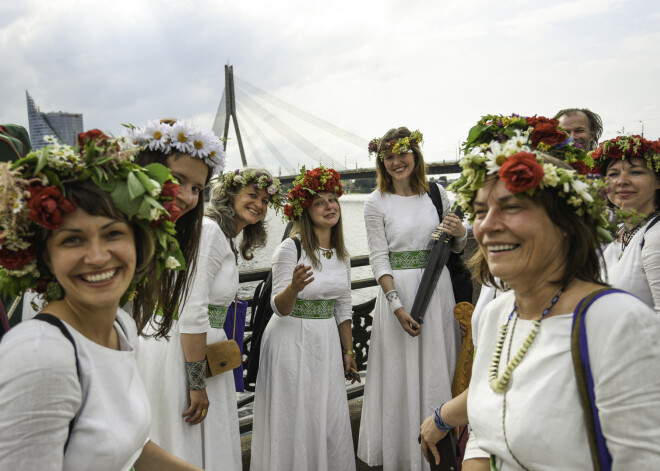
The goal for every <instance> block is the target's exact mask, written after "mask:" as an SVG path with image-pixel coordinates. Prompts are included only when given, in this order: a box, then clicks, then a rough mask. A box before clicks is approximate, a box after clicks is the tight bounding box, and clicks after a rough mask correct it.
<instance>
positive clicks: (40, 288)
mask: <svg viewBox="0 0 660 471" xmlns="http://www.w3.org/2000/svg"><path fill="white" fill-rule="evenodd" d="M47 287H48V281H47V280H39V283H37V286H36V288H34V290H35V291H36V292H37V293H39V294H43V293H45V292H46V288H47Z"/></svg>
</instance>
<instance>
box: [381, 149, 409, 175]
mask: <svg viewBox="0 0 660 471" xmlns="http://www.w3.org/2000/svg"><path fill="white" fill-rule="evenodd" d="M383 164H385V170H386V171H387V173H388V175H389V176H390V177H392V180H393V181H395V182H397V181H398V182H407V181H408V180H410V176H411V175H412V174H413V171H414V170H415V155H414V154H413V153H412V151H411V152H408V153H406V154H393V153H391V152H387V153H386V154H385V157H384V158H383Z"/></svg>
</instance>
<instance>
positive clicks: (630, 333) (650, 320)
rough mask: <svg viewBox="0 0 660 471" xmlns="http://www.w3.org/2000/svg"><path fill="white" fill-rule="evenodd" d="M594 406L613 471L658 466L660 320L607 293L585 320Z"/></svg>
mask: <svg viewBox="0 0 660 471" xmlns="http://www.w3.org/2000/svg"><path fill="white" fill-rule="evenodd" d="M585 326H586V329H587V342H588V345H589V363H590V365H591V370H592V374H593V379H594V393H595V397H596V406H597V407H598V411H599V412H598V415H599V417H600V423H601V426H602V429H603V435H604V436H605V439H606V440H607V447H608V449H609V452H610V454H611V455H612V460H613V462H612V469H613V470H624V469H626V470H627V469H656V468H657V465H658V463H660V439H658V437H660V342H658V339H660V318H658V316H656V315H655V314H654V313H653V311H652V310H651V309H649V308H648V306H646V305H645V304H644V303H642V302H641V301H640V300H638V299H637V298H634V297H633V296H631V295H628V294H610V295H606V296H603V297H602V298H600V299H598V300H597V301H596V302H595V303H594V304H593V305H592V306H591V307H590V308H589V312H588V313H587V316H586V321H585Z"/></svg>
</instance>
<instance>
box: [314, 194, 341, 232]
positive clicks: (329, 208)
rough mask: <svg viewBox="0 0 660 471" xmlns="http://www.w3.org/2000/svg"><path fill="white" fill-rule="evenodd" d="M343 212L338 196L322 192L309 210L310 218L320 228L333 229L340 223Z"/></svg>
mask: <svg viewBox="0 0 660 471" xmlns="http://www.w3.org/2000/svg"><path fill="white" fill-rule="evenodd" d="M340 216H341V210H340V208H339V199H338V198H337V195H336V194H334V193H333V192H330V191H321V192H319V193H318V194H317V197H316V198H314V199H313V200H312V206H310V208H309V218H310V219H311V220H312V224H313V225H314V226H315V227H318V228H324V229H325V228H328V229H330V228H332V227H334V226H335V224H337V222H339V218H340Z"/></svg>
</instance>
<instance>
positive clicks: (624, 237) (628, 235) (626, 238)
mask: <svg viewBox="0 0 660 471" xmlns="http://www.w3.org/2000/svg"><path fill="white" fill-rule="evenodd" d="M658 214H660V211H658V210H657V209H654V210H653V211H651V214H649V215H648V216H646V217H645V218H644V220H643V221H642V222H640V223H639V224H637V225H636V226H635V227H633V228H632V229H631V230H630V231H626V230H625V229H624V231H623V233H622V234H621V253H620V254H619V260H620V259H621V257H623V252H624V251H625V250H626V247H628V244H630V241H631V240H632V238H633V236H634V235H635V234H636V233H637V231H639V229H640V228H641V227H642V223H646V222H647V221H650V220H651V219H653V218H654V217H655V216H657V215H658Z"/></svg>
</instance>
